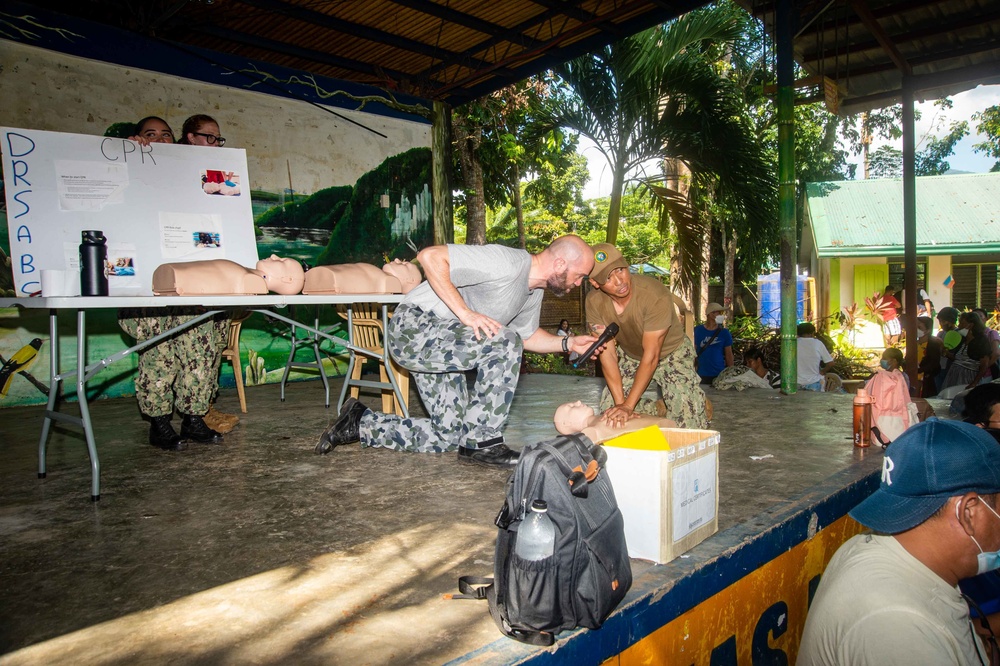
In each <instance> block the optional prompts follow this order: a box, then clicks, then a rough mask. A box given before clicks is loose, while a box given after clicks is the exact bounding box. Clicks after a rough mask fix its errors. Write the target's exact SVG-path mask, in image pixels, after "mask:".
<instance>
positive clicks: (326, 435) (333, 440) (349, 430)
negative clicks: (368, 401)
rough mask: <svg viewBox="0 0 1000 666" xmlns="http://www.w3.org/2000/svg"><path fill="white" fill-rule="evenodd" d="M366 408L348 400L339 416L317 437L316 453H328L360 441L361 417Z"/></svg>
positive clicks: (353, 400)
mask: <svg viewBox="0 0 1000 666" xmlns="http://www.w3.org/2000/svg"><path fill="white" fill-rule="evenodd" d="M367 411H368V408H367V407H365V406H364V405H363V404H361V403H360V402H358V401H357V400H355V399H354V398H348V399H347V401H346V402H344V406H343V407H342V408H341V410H340V416H339V417H337V420H336V421H334V422H333V425H331V426H330V427H329V428H327V429H326V430H325V431H324V432H323V434H322V435H320V436H319V443H318V444H316V453H318V454H320V455H322V454H324V453H329V452H330V451H333V450H334V449H335V448H337V447H338V446H340V445H341V444H353V443H354V442H357V441H358V440H360V439H361V417H362V416H364V415H365V412H367Z"/></svg>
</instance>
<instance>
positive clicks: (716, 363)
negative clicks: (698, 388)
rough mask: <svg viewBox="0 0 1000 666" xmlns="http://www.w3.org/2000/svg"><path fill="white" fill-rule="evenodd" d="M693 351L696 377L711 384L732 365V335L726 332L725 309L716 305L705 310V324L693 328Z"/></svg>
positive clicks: (713, 304) (711, 304)
mask: <svg viewBox="0 0 1000 666" xmlns="http://www.w3.org/2000/svg"><path fill="white" fill-rule="evenodd" d="M694 349H695V353H696V354H697V355H698V362H697V367H698V376H699V377H701V383H702V384H711V383H712V380H713V379H715V378H716V377H718V376H719V373H721V372H722V371H723V370H725V369H726V368H729V367H732V365H733V334H732V333H730V332H729V331H728V330H726V309H725V308H723V307H722V306H721V305H719V304H718V303H709V304H708V307H707V308H705V323H704V324H698V325H697V326H695V327H694Z"/></svg>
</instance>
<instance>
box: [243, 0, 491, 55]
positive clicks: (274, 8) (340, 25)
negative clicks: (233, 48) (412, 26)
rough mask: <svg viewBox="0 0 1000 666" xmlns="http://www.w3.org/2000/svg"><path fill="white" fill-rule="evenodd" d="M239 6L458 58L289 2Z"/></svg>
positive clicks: (248, 1) (265, 0)
mask: <svg viewBox="0 0 1000 666" xmlns="http://www.w3.org/2000/svg"><path fill="white" fill-rule="evenodd" d="M239 2H241V3H243V4H245V5H250V6H252V7H256V8H258V9H263V10H265V11H268V12H272V13H276V14H281V15H283V16H288V17H291V18H294V19H298V20H300V21H304V22H306V23H311V24H313V25H318V26H320V27H323V28H326V29H327V30H333V31H335V32H339V33H341V34H344V35H351V36H354V37H361V38H362V39H366V40H368V41H371V42H377V43H383V44H388V45H389V46H393V47H395V48H398V49H402V50H404V51H410V52H413V53H419V54H420V55H425V56H428V57H430V58H434V59H436V60H445V59H446V58H450V57H454V56H456V55H457V54H456V53H455V52H454V51H447V50H445V49H442V48H440V47H437V46H431V45H430V44H425V43H423V42H418V41H416V40H413V39H408V38H406V37H401V36H399V35H394V34H392V33H391V32H385V31H384V30H378V29H376V28H370V27H368V26H364V25H361V24H360V23H354V22H349V21H345V20H344V19H340V18H337V17H336V16H330V15H329V14H324V13H322V12H317V11H315V10H312V9H305V8H303V7H297V6H294V5H290V4H288V3H287V2H281V1H280V0H239ZM472 61H473V62H474V63H475V64H474V65H473V66H475V67H484V66H486V65H489V64H491V63H488V62H486V61H484V60H476V59H474V58H473V59H472Z"/></svg>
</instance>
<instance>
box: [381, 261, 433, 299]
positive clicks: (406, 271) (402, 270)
mask: <svg viewBox="0 0 1000 666" xmlns="http://www.w3.org/2000/svg"><path fill="white" fill-rule="evenodd" d="M382 272H383V273H385V274H386V275H391V276H392V277H394V278H396V279H397V280H399V291H400V293H403V294H408V293H409V292H410V290H412V289H413V288H414V287H416V286H417V285H418V284H420V282H421V281H422V280H423V279H424V277H423V275H421V274H420V269H419V268H417V267H416V266H415V265H414V264H411V263H410V262H408V261H403V260H402V259H393V260H392V262H391V263H388V264H386V265H385V266H383V267H382Z"/></svg>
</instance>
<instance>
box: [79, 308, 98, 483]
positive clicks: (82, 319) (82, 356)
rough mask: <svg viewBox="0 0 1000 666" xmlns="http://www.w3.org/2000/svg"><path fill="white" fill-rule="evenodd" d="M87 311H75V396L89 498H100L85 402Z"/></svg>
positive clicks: (93, 443)
mask: <svg viewBox="0 0 1000 666" xmlns="http://www.w3.org/2000/svg"><path fill="white" fill-rule="evenodd" d="M86 318H87V311H86V310H82V309H81V310H77V312H76V398H77V401H78V402H79V403H80V420H81V421H82V422H83V434H84V437H86V439H87V453H88V454H89V455H90V499H91V500H93V501H94V502H97V501H98V500H100V499H101V461H100V459H99V458H98V457H97V444H96V443H95V442H94V425H93V423H91V421H90V407H89V406H88V404H87V320H86Z"/></svg>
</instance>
